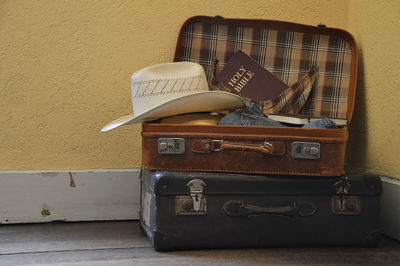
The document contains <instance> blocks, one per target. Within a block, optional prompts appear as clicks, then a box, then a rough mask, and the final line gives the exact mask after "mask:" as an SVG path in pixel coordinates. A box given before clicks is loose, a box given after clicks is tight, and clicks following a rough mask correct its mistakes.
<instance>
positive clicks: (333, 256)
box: [0, 221, 400, 266]
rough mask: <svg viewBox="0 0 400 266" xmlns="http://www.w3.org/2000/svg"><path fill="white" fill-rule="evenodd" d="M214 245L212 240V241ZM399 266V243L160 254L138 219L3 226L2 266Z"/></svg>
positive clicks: (0, 231)
mask: <svg viewBox="0 0 400 266" xmlns="http://www.w3.org/2000/svg"><path fill="white" fill-rule="evenodd" d="M210 241H212V240H210ZM32 264H33V265H35V264H39V265H44V264H57V265H76V266H83V265H87V266H90V265H93V266H99V265H110V266H112V265H150V266H151V265H157V266H158V265H187V266H189V265H217V266H218V265H400V244H399V242H396V241H393V240H391V239H387V238H384V239H383V241H382V242H381V244H380V245H379V247H378V248H375V249H372V248H340V247H339V248H287V249H285V248H266V249H227V250H194V251H176V252H156V251H154V249H153V248H151V247H150V244H149V242H148V241H147V239H146V238H145V236H144V235H143V234H142V233H141V231H140V228H139V223H138V222H135V221H127V222H126V221H120V222H91V223H52V224H30V225H3V226H0V265H32Z"/></svg>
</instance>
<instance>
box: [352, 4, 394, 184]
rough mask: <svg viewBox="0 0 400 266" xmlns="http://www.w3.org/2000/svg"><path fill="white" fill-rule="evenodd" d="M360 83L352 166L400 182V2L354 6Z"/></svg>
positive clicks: (355, 115) (353, 127) (353, 14)
mask: <svg viewBox="0 0 400 266" xmlns="http://www.w3.org/2000/svg"><path fill="white" fill-rule="evenodd" d="M348 13H349V19H348V29H349V31H350V32H351V33H352V34H353V35H354V37H355V38H356V40H357V41H358V45H359V50H360V53H359V57H360V61H359V63H360V64H359V79H358V86H357V98H356V106H355V114H354V117H353V123H352V128H351V132H350V133H351V135H350V136H351V138H350V141H349V146H348V153H349V156H348V159H349V163H350V165H352V166H353V167H357V168H362V169H367V170H370V171H372V172H377V173H382V174H386V175H389V176H393V177H398V178H400V162H399V159H400V1H398V0H385V1H375V0H351V1H349V11H348Z"/></svg>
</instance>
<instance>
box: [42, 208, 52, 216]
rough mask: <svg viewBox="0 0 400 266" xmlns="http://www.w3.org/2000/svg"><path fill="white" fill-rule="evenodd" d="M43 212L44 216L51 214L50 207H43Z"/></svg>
mask: <svg viewBox="0 0 400 266" xmlns="http://www.w3.org/2000/svg"><path fill="white" fill-rule="evenodd" d="M41 214H42V216H43V217H45V216H49V215H50V211H49V210H48V209H43V210H42V212H41Z"/></svg>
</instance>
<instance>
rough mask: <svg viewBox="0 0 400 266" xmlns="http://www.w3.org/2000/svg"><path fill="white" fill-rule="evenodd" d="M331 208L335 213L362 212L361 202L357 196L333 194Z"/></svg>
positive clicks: (354, 213) (349, 213)
mask: <svg viewBox="0 0 400 266" xmlns="http://www.w3.org/2000/svg"><path fill="white" fill-rule="evenodd" d="M331 209H332V213H334V214H342V215H358V214H360V213H361V202H360V198H359V197H357V196H344V195H340V196H333V197H332V198H331Z"/></svg>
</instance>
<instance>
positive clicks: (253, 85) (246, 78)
mask: <svg viewBox="0 0 400 266" xmlns="http://www.w3.org/2000/svg"><path fill="white" fill-rule="evenodd" d="M215 79H216V80H217V81H218V82H221V83H223V84H224V85H225V86H226V87H228V89H230V90H231V92H232V93H235V94H238V95H241V96H243V97H246V98H249V99H252V100H254V101H268V100H271V99H274V98H276V97H277V96H278V95H279V94H281V93H282V92H283V91H284V90H286V89H287V88H288V87H289V86H288V85H286V84H285V83H284V82H282V81H281V80H280V79H278V78H277V77H275V76H274V75H273V74H272V73H271V72H269V71H268V70H267V69H265V68H264V67H262V66H261V65H260V64H258V63H257V61H255V60H254V59H253V58H251V57H250V56H248V55H247V54H245V53H244V52H243V51H241V50H238V51H237V52H236V53H235V54H234V55H233V56H232V58H231V59H230V60H229V62H228V63H227V64H226V65H225V67H224V68H223V69H222V71H221V72H220V73H218V74H217V75H216V77H215Z"/></svg>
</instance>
